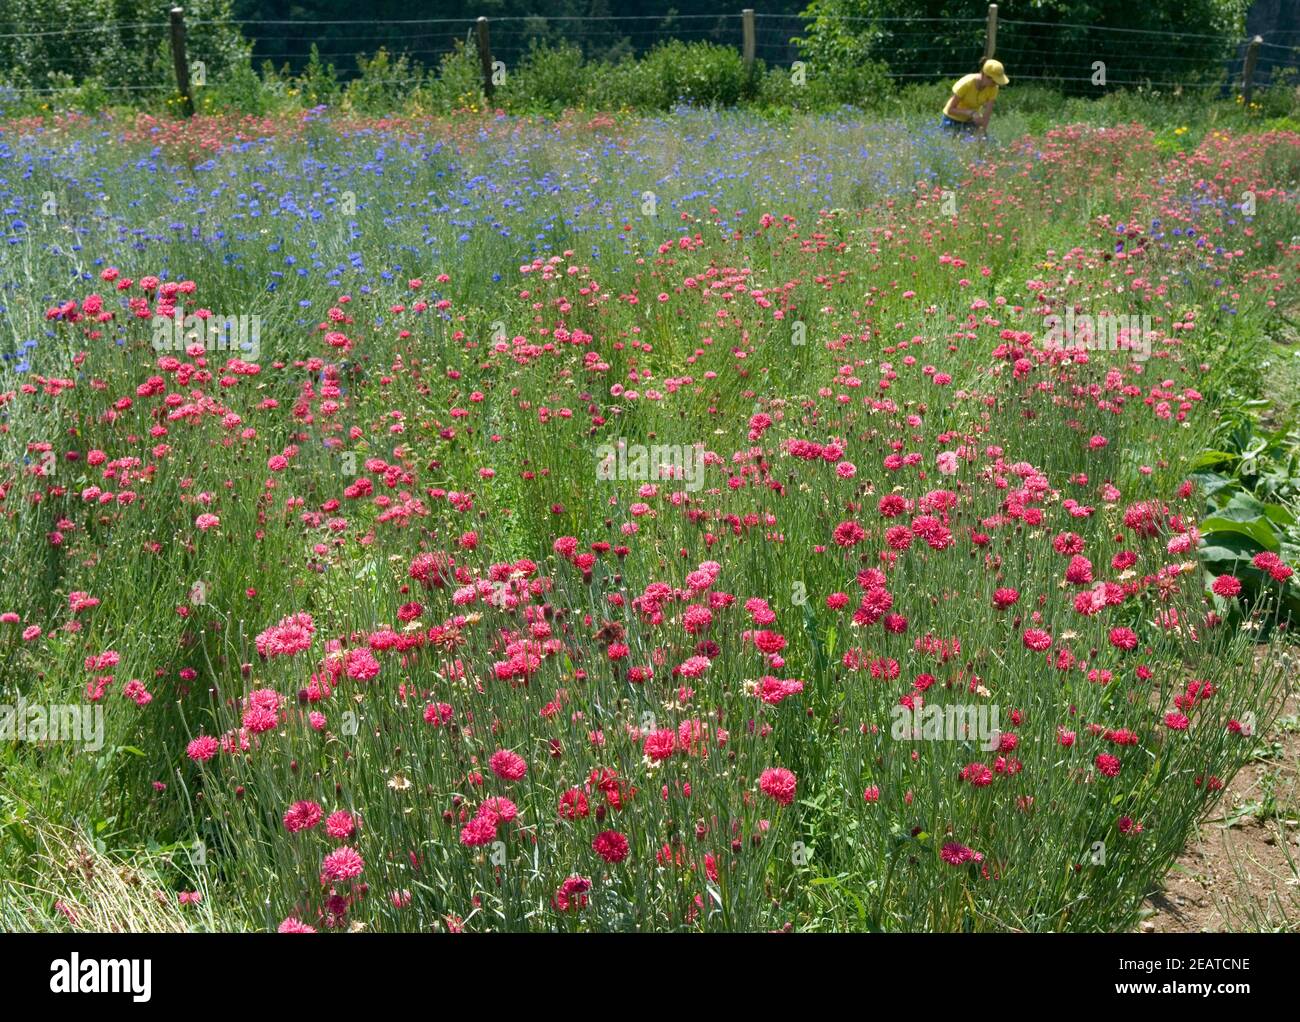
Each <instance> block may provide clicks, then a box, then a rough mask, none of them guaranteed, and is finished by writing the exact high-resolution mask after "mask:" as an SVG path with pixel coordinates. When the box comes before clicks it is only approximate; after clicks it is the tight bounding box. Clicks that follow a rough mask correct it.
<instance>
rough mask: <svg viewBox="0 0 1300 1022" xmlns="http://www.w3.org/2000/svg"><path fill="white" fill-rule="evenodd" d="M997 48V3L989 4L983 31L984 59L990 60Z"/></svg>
mask: <svg viewBox="0 0 1300 1022" xmlns="http://www.w3.org/2000/svg"><path fill="white" fill-rule="evenodd" d="M997 48H998V5H997V4H989V21H988V28H987V29H985V31H984V59H985V60H992V59H993V52H994V51H995V50H996V49H997Z"/></svg>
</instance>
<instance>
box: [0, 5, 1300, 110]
mask: <svg viewBox="0 0 1300 1022" xmlns="http://www.w3.org/2000/svg"><path fill="white" fill-rule="evenodd" d="M743 20H744V18H743V15H742V13H741V12H740V11H736V12H734V13H718V14H709V15H670V16H667V17H660V16H649V15H635V16H626V15H611V16H607V17H593V16H587V17H579V16H562V17H542V16H537V17H502V18H492V19H491V20H490V22H489V24H490V33H491V53H492V57H493V59H496V60H500V61H502V62H503V63H504V64H505V65H506V66H507V67H510V66H513V65H517V64H518V63H519V62H520V61H523V60H524V59H525V58H526V57H527V56H528V54H529V52H530V50H531V49H532V48H534V47H536V46H538V45H541V44H546V45H551V46H555V45H559V44H567V45H569V46H573V47H576V48H577V49H578V50H580V51H581V53H582V55H583V58H584V59H587V60H605V61H609V60H618V59H621V58H623V57H631V56H640V55H643V54H644V53H646V52H647V51H649V50H651V49H652V48H654V46H655V45H656V44H658V43H661V42H665V41H667V40H672V39H675V40H681V41H684V42H710V43H715V44H719V45H725V46H730V47H733V48H735V49H740V48H741V46H742V38H743ZM841 20H842V21H843V22H845V23H846V24H847V25H848V26H849V27H851V28H853V29H854V30H855V31H857V32H860V33H862V34H864V35H865V36H866V37H867V38H868V39H869V40H870V42H871V47H870V53H871V55H872V56H873V57H874V58H876V59H879V60H881V61H883V62H884V63H885V64H886V65H887V67H888V71H887V74H888V75H889V77H890V78H892V79H894V80H895V81H897V82H899V83H900V84H905V83H908V82H910V81H916V80H925V79H943V78H952V77H956V76H960V75H963V74H967V73H969V72H971V71H974V70H977V69H978V65H979V62H980V60H981V59H982V58H983V56H984V52H985V32H986V19H985V18H983V17H977V18H960V19H952V18H943V19H940V18H873V19H865V18H862V19H857V18H849V17H846V18H843V19H841ZM752 23H753V26H754V44H753V55H754V57H755V58H756V59H757V60H759V61H761V62H763V63H764V64H765V65H767V66H769V67H782V66H788V65H790V64H792V63H793V62H794V61H797V60H800V59H804V52H803V48H802V47H801V45H800V43H799V41H798V40H799V39H800V38H801V37H803V36H804V35H805V34H806V32H807V27H808V26H807V23H806V22H805V20H804V19H802V18H801V17H800V16H798V15H780V14H763V13H762V12H757V13H755V14H754V16H753V22H752ZM476 24H477V21H476V19H467V18H410V19H401V20H383V21H365V20H307V19H278V20H277V19H266V20H257V19H252V20H239V19H229V20H220V21H218V20H202V19H196V20H192V21H187V22H186V32H187V38H188V40H189V44H190V46H191V47H192V55H193V52H199V51H201V50H202V48H203V45H204V41H205V38H206V36H207V35H209V34H212V33H215V32H225V33H234V32H238V33H239V35H240V36H241V37H242V39H243V40H245V41H246V43H247V44H248V45H249V46H250V47H251V57H252V60H253V62H254V65H255V66H261V65H263V64H264V63H270V64H271V65H272V66H273V67H274V68H276V69H277V70H287V71H289V72H290V73H299V72H301V70H302V69H303V67H305V66H306V64H307V62H308V61H309V59H310V58H311V55H312V50H313V47H315V49H316V52H317V54H318V56H319V58H320V60H321V61H323V62H325V63H328V64H332V65H334V67H335V70H336V72H337V74H338V76H339V78H340V79H341V80H342V81H344V82H346V81H348V80H350V79H352V78H355V77H357V76H358V75H359V74H360V65H359V62H358V60H357V58H358V56H361V55H373V54H375V53H377V52H378V51H379V50H381V49H382V50H385V51H387V52H388V54H390V56H391V57H397V56H405V57H407V58H408V59H409V60H410V61H411V62H413V63H414V64H415V65H418V66H417V67H414V68H413V69H412V70H413V75H412V78H411V83H412V84H415V83H416V82H417V80H418V74H419V69H420V68H432V67H436V66H437V64H438V63H439V61H440V60H441V58H442V57H443V56H444V55H446V54H448V53H450V52H452V51H454V50H455V49H456V48H457V46H458V45H466V46H468V47H469V48H470V50H471V51H472V50H473V48H474V46H475V29H476ZM169 26H170V23H169V22H167V21H156V22H126V23H122V22H102V23H97V24H89V25H77V26H67V27H60V28H53V27H46V28H39V27H26V28H23V27H22V26H13V25H3V24H0V81H4V80H5V79H6V78H14V77H17V78H19V79H20V80H26V81H29V82H30V81H32V79H31V78H30V77H29V76H27V75H12V74H9V73H8V72H10V71H11V70H20V69H21V68H20V67H19V65H20V64H21V63H22V62H23V60H24V57H23V54H24V52H27V51H32V52H34V51H35V50H36V49H37V48H43V49H49V48H50V47H51V44H55V46H56V47H57V46H58V45H60V44H62V43H63V42H64V41H66V42H68V43H69V44H71V43H73V42H74V41H75V42H76V43H77V44H78V45H83V44H87V43H88V44H89V45H93V46H95V47H97V48H104V47H113V46H121V47H123V48H126V47H129V46H144V47H150V46H151V47H152V48H153V50H154V51H157V52H158V53H161V52H162V51H163V50H165V48H166V46H167V38H168V33H169ZM1249 43H1250V41H1249V40H1248V39H1234V38H1229V37H1224V36H1220V35H1213V34H1208V33H1185V32H1164V31H1157V30H1151V29H1129V28H1122V27H1110V26H1096V25H1086V24H1069V23H1057V22H1037V21H1030V20H1015V19H1001V20H999V21H998V24H997V35H996V47H995V53H994V55H995V56H996V57H997V58H998V59H999V60H1001V61H1002V62H1003V63H1004V64H1005V65H1006V67H1007V70H1008V73H1009V74H1011V76H1012V78H1013V80H1015V81H1021V82H1042V83H1044V84H1054V85H1057V86H1058V87H1063V88H1065V89H1066V90H1067V91H1087V89H1088V88H1090V87H1091V88H1095V87H1096V86H1098V85H1101V86H1103V87H1105V88H1133V87H1152V88H1160V89H1178V88H1183V87H1187V88H1192V87H1217V88H1219V89H1221V90H1225V91H1226V90H1227V89H1230V88H1233V87H1235V86H1238V85H1239V84H1240V82H1241V81H1242V77H1243V71H1244V70H1245V62H1246V54H1247V51H1248V48H1249ZM1207 53H1208V54H1209V57H1208V59H1207ZM6 59H7V61H8V62H10V63H13V64H15V67H14V68H13V69H11V68H7V67H5V66H4V65H5V62H6ZM74 60H75V52H74V51H73V50H72V49H71V48H70V49H69V54H68V61H69V66H72V63H73V62H74ZM1099 65H1100V68H1101V71H1102V76H1101V81H1098V69H1099ZM28 66H30V65H28ZM154 67H155V69H156V70H158V73H157V74H156V75H154V76H153V77H154V78H155V79H156V80H151V81H117V82H104V83H102V84H100V85H99V86H98V87H100V88H102V89H104V90H106V91H108V92H120V93H122V94H124V96H129V95H139V94H149V93H172V94H174V93H175V91H176V83H175V80H174V79H172V78H170V76H169V71H170V67H169V61H168V60H166V59H155V61H154ZM1297 69H1300V30H1294V31H1288V30H1279V31H1273V32H1266V33H1264V34H1263V40H1262V42H1261V44H1260V45H1259V47H1258V49H1257V52H1256V62H1255V67H1254V72H1253V81H1254V82H1255V84H1256V85H1257V86H1259V87H1265V86H1267V85H1268V84H1269V83H1270V82H1272V81H1274V80H1280V79H1281V77H1282V76H1283V75H1284V74H1287V73H1295V72H1296V70H1297ZM63 77H64V78H66V77H68V75H67V74H65V75H64V76H63ZM75 88H76V86H75V85H69V84H64V83H62V81H61V82H60V84H52V85H40V84H30V85H24V86H21V87H17V88H9V87H5V86H0V97H3V95H5V94H6V93H9V94H15V95H20V96H21V95H56V94H58V93H61V92H68V91H72V90H74V89H75Z"/></svg>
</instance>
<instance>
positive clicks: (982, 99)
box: [944, 74, 998, 122]
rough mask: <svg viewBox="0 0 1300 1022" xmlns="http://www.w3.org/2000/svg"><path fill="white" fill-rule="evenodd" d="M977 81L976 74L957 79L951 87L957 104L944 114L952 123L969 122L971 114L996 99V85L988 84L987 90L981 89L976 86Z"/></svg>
mask: <svg viewBox="0 0 1300 1022" xmlns="http://www.w3.org/2000/svg"><path fill="white" fill-rule="evenodd" d="M979 80H980V76H979V75H977V74H970V75H966V77H964V78H959V79H958V80H957V84H956V85H954V86H953V87H952V94H953V95H954V96H956V97H957V102H956V103H954V104H953V105H952V107H951V108H950V109H947V110H945V112H946V113H947V115H948V116H949V117H950V118H952V119H953V120H954V121H963V122H964V121H969V120H970V119H971V116H972V115H973V114H977V113H979V112H980V110H982V109H983V107H984V104H985V103H987V102H988V101H989V100H991V99H996V98H997V95H998V87H997V83H996V82H990V83H989V86H988V88H986V89H981V88H980V87H979V86H978V85H977V84H976V83H977V82H978V81H979ZM944 105H945V107H946V106H947V104H944Z"/></svg>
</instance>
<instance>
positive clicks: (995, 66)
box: [980, 60, 1011, 85]
mask: <svg viewBox="0 0 1300 1022" xmlns="http://www.w3.org/2000/svg"><path fill="white" fill-rule="evenodd" d="M980 70H981V71H982V72H983V73H984V76H985V77H986V78H992V79H993V80H994V81H995V82H997V83H998V84H999V85H1010V84H1011V79H1010V78H1008V77H1007V73H1006V71H1005V70H1003V67H1002V61H1000V60H986V61H984V66H983V67H982V68H980Z"/></svg>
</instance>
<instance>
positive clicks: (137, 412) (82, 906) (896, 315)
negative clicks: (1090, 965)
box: [0, 110, 1300, 933]
mask: <svg viewBox="0 0 1300 1022" xmlns="http://www.w3.org/2000/svg"><path fill="white" fill-rule="evenodd" d="M1298 179H1300V135H1296V134H1292V133H1284V132H1270V133H1240V132H1232V133H1228V132H1223V131H1208V132H1205V133H1201V134H1200V137H1199V138H1196V139H1195V140H1193V138H1191V137H1188V138H1180V139H1179V140H1177V141H1176V142H1170V141H1169V140H1167V139H1161V138H1157V137H1156V136H1155V135H1154V134H1153V133H1152V132H1151V131H1149V130H1148V129H1146V128H1144V127H1142V126H1140V125H1130V126H1124V127H1114V128H1095V127H1085V126H1063V127H1061V128H1059V129H1058V130H1055V131H1051V132H1048V133H1047V134H1045V135H1040V136H1026V137H1024V138H1022V139H1020V140H1018V141H1014V142H1006V143H1004V144H1001V145H996V146H979V145H969V144H963V143H962V142H960V141H954V140H951V139H945V138H941V137H939V136H938V135H937V134H936V133H935V132H934V131H933V130H914V129H911V128H906V127H904V126H903V125H901V124H890V123H869V122H864V121H863V120H862V119H861V118H860V117H853V116H849V115H848V114H845V115H843V116H829V115H828V116H812V115H797V116H792V117H789V118H786V119H780V120H777V119H763V118H760V117H757V116H752V115H748V114H739V113H706V112H700V111H690V110H681V111H677V112H675V113H673V114H672V115H670V116H664V117H657V118H656V117H620V118H612V117H589V116H581V117H577V116H570V117H566V118H561V119H559V120H544V119H530V118H506V117H490V116H489V117H453V118H447V119H438V120H423V119H404V118H389V119H382V120H381V119H364V120H363V119H347V118H343V117H329V116H326V115H324V114H321V113H310V114H306V115H303V116H301V117H289V116H284V117H275V118H266V119H253V118H247V119H242V120H237V119H234V118H228V117H198V118H195V119H193V120H191V121H188V122H184V121H169V120H156V119H152V118H148V117H144V116H141V117H139V118H138V119H136V120H135V121H134V122H121V121H112V120H104V119H97V120H87V119H84V118H78V117H66V118H59V119H54V118H50V119H45V120H35V119H34V120H31V121H24V122H9V123H3V124H0V209H3V216H0V351H3V353H4V361H3V366H2V367H0V548H2V549H3V551H4V554H3V556H4V571H3V574H0V703H4V704H7V705H10V706H18V707H19V710H18V712H17V714H16V716H11V718H10V720H11V724H12V723H13V722H14V721H21V720H23V719H24V714H28V717H27V720H26V726H27V728H28V734H27V739H26V740H19V741H8V742H6V743H4V744H3V746H2V747H0V841H2V844H0V866H3V867H4V871H5V872H7V873H8V874H9V875H10V876H11V877H12V878H17V879H15V880H13V881H12V882H11V883H9V885H8V886H3V887H0V898H3V899H4V901H5V902H7V904H0V925H3V926H4V927H5V928H14V927H29V928H44V927H52V928H61V929H70V928H71V929H77V928H111V927H114V926H119V925H125V924H123V923H122V922H121V920H122V919H123V918H127V916H128V915H129V912H128V910H127V908H126V907H123V908H122V910H121V912H122V914H121V915H114V914H113V913H114V911H115V910H114V909H113V907H112V906H111V905H107V904H106V901H105V897H106V896H101V897H98V898H93V897H91V896H90V894H89V893H88V892H89V891H90V890H91V888H92V887H93V885H92V884H89V883H88V882H85V881H88V879H89V878H88V877H87V876H82V877H81V881H78V875H79V874H78V871H77V870H72V871H71V873H70V874H68V876H64V875H63V874H61V873H59V874H58V875H57V876H56V873H58V871H57V870H54V869H53V867H52V866H50V867H49V868H46V867H44V866H42V865H41V863H43V862H44V863H49V862H51V861H52V859H57V858H58V856H57V854H53V855H52V853H51V852H50V848H51V841H52V840H53V839H52V838H51V835H52V834H58V833H65V832H71V833H74V834H77V835H80V837H79V838H78V839H77V840H78V841H82V840H84V841H85V842H86V843H87V847H88V848H89V849H90V851H89V852H87V854H94V855H96V856H101V857H103V859H104V861H108V862H126V863H130V864H132V868H133V869H134V870H135V871H136V873H135V874H133V875H137V876H139V877H142V878H144V879H143V883H142V884H141V885H140V886H141V891H142V892H143V893H140V892H133V889H132V887H131V885H129V884H128V885H124V886H123V888H122V890H121V891H120V892H118V894H116V895H114V896H115V897H120V899H121V900H122V904H123V906H126V905H127V904H128V903H130V902H131V899H133V898H135V899H140V900H142V901H143V903H144V904H145V905H153V907H152V908H150V909H149V911H150V912H154V913H161V915H150V916H148V919H149V920H151V921H152V922H153V923H155V924H157V925H162V924H163V923H166V924H167V925H169V926H170V925H172V924H174V925H175V927H176V928H182V929H184V928H193V929H252V930H277V929H278V930H281V931H307V930H315V931H317V932H322V933H323V932H325V931H330V930H334V931H351V930H363V929H364V930H368V931H374V930H418V931H428V930H431V929H432V930H452V931H459V930H464V931H467V932H469V931H524V930H527V931H570V930H571V931H608V930H619V931H626V930H638V929H639V930H674V931H737V930H744V931H750V930H777V929H789V930H798V931H806V930H886V931H893V930H926V931H931V930H934V931H986V930H1020V931H1043V930H1081V931H1113V930H1121V929H1129V928H1132V927H1133V926H1135V925H1136V922H1137V920H1138V913H1139V909H1140V906H1141V904H1142V900H1143V898H1144V897H1146V896H1147V895H1148V894H1149V893H1151V892H1152V891H1153V890H1156V889H1158V887H1159V886H1160V883H1161V881H1162V879H1163V877H1164V875H1165V873H1166V872H1167V870H1168V869H1169V867H1170V865H1171V863H1172V862H1173V860H1174V858H1175V857H1176V856H1177V855H1178V853H1179V851H1180V849H1181V848H1182V847H1183V845H1184V843H1185V842H1186V841H1187V840H1188V837H1189V834H1190V833H1191V831H1192V829H1193V828H1194V826H1195V824H1196V822H1197V821H1198V820H1199V819H1201V818H1202V817H1203V816H1204V814H1205V813H1206V812H1207V811H1208V810H1209V809H1210V808H1211V806H1212V805H1213V804H1214V803H1215V802H1216V799H1217V798H1218V797H1219V794H1220V792H1221V790H1222V788H1223V787H1224V785H1225V784H1226V783H1227V782H1228V781H1230V780H1231V778H1232V777H1233V775H1234V774H1235V773H1236V772H1237V771H1238V769H1239V768H1240V767H1241V766H1242V765H1243V764H1244V763H1246V762H1247V761H1248V760H1249V759H1250V758H1251V757H1252V755H1254V754H1255V753H1256V752H1257V750H1258V748H1259V746H1260V744H1261V735H1262V734H1263V733H1264V731H1265V730H1266V729H1267V727H1268V725H1269V723H1270V721H1271V720H1272V718H1273V717H1274V716H1275V715H1276V714H1277V712H1278V708H1279V706H1280V702H1281V699H1282V698H1283V696H1284V694H1285V692H1286V690H1287V686H1288V684H1289V683H1290V684H1293V683H1294V681H1295V679H1294V677H1289V676H1288V670H1289V669H1288V666H1287V665H1288V663H1289V661H1288V660H1287V659H1286V658H1285V657H1284V656H1283V655H1282V650H1283V648H1284V647H1285V645H1286V644H1287V643H1288V642H1289V641H1291V640H1290V639H1289V638H1288V636H1289V631H1290V630H1289V629H1288V627H1287V619H1288V615H1290V614H1300V585H1298V584H1297V579H1296V577H1295V575H1294V573H1293V569H1294V568H1295V567H1297V565H1298V562H1300V557H1298V556H1297V549H1296V547H1295V546H1293V545H1292V544H1291V542H1290V541H1283V542H1279V541H1278V540H1277V539H1275V538H1274V534H1273V532H1272V531H1270V529H1271V524H1276V525H1278V527H1279V528H1281V527H1283V526H1290V525H1294V521H1295V520H1294V517H1291V518H1290V519H1289V521H1288V520H1287V518H1286V516H1288V515H1289V514H1291V512H1289V511H1288V510H1287V509H1286V508H1285V507H1282V506H1280V505H1277V506H1276V510H1271V509H1270V510H1260V509H1258V508H1255V507H1253V506H1252V505H1250V504H1249V502H1248V501H1249V499H1250V498H1247V497H1244V496H1241V497H1234V498H1233V500H1232V502H1231V503H1229V504H1227V505H1226V506H1225V507H1224V508H1222V509H1221V510H1220V511H1219V512H1218V513H1217V514H1216V515H1212V516H1211V515H1207V510H1206V509H1207V499H1208V497H1209V494H1208V493H1207V487H1206V479H1205V474H1204V469H1205V467H1206V465H1207V464H1212V463H1213V456H1212V455H1211V456H1210V459H1209V460H1208V461H1207V456H1206V454H1205V452H1206V451H1207V450H1210V451H1212V450H1213V447H1214V443H1213V442H1214V438H1215V436H1216V429H1217V428H1218V427H1219V425H1220V413H1221V409H1222V407H1223V402H1224V400H1225V399H1226V396H1227V395H1228V394H1229V393H1233V392H1236V391H1239V390H1241V389H1242V388H1243V387H1244V386H1248V385H1249V382H1250V381H1251V380H1252V379H1256V378H1257V376H1258V373H1259V363H1260V361H1261V359H1262V358H1263V355H1262V351H1263V346H1264V345H1265V344H1266V343H1267V336H1268V333H1269V331H1270V330H1271V329H1272V328H1273V326H1274V325H1275V324H1277V323H1278V322H1279V321H1280V317H1282V316H1284V314H1286V312H1287V310H1289V309H1292V310H1293V309H1294V308H1295V307H1296V306H1297V303H1300V296H1298V295H1297V293H1296V289H1297V285H1298V284H1300V272H1298V271H1300V239H1297V237H1296V236H1297V235H1300V205H1298V199H1297V196H1298V195H1300V192H1298V191H1297V188H1298V185H1297V181H1298ZM1261 507H1262V505H1261ZM1272 507H1274V506H1272V505H1270V508H1272ZM1209 517H1213V518H1214V522H1215V523H1217V525H1216V524H1214V523H1210V524H1207V523H1206V519H1207V518H1209ZM1270 523H1271V524H1270ZM1211 526H1213V534H1214V536H1215V537H1216V538H1215V539H1214V541H1213V542H1212V543H1211V542H1210V540H1209V539H1208V537H1209V535H1210V532H1211ZM1292 673H1293V672H1292ZM24 707H25V709H24ZM43 707H47V708H49V711H48V714H47V717H48V719H46V720H45V721H44V724H43V725H42V727H44V728H45V731H43V732H42V733H41V734H34V733H33V732H32V728H33V727H34V725H33V724H32V723H31V717H30V714H31V712H33V711H34V710H36V709H40V708H43ZM60 707H63V708H68V707H70V708H72V709H74V710H75V716H76V719H78V720H84V721H87V722H96V725H97V726H98V727H99V728H101V729H102V734H97V735H96V736H94V737H93V739H88V738H87V735H86V734H82V735H81V736H80V739H79V740H76V741H69V740H60V739H66V738H67V737H68V736H67V735H66V734H63V735H59V734H55V733H54V726H53V725H54V723H55V718H56V717H57V716H58V708H60ZM65 723H66V722H65ZM88 726H89V725H88ZM20 737H21V736H20ZM65 829H66V831H65ZM100 868H103V867H100ZM81 872H82V873H89V872H90V870H83V871H81ZM56 880H57V882H56ZM65 880H66V881H67V882H64V881H65ZM155 903H156V904H155ZM132 911H137V910H132ZM138 911H141V912H143V911H145V909H143V908H141V909H138Z"/></svg>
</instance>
